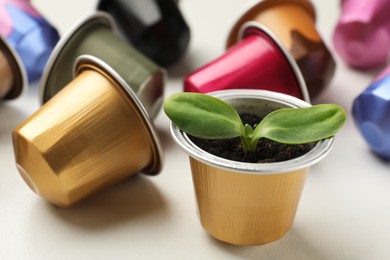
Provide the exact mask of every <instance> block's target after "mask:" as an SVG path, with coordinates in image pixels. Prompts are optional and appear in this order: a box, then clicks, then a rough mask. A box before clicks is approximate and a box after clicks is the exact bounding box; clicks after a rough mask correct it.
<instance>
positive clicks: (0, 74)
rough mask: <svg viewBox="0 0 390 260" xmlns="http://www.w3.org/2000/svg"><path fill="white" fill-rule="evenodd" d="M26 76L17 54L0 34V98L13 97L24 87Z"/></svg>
mask: <svg viewBox="0 0 390 260" xmlns="http://www.w3.org/2000/svg"><path fill="white" fill-rule="evenodd" d="M26 80H27V76H26V72H25V70H24V67H23V65H22V63H21V61H20V58H19V56H18V55H17V54H16V52H15V51H14V49H13V48H12V47H11V46H10V45H9V44H8V43H7V42H6V40H5V39H3V38H2V37H1V36H0V100H1V99H14V98H17V97H18V96H20V95H21V93H22V92H23V90H24V89H25V87H26V82H27V81H26Z"/></svg>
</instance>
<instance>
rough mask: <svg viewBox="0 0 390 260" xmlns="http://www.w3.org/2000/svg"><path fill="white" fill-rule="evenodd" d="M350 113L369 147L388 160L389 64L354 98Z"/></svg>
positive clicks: (389, 116) (389, 155) (389, 143)
mask: <svg viewBox="0 0 390 260" xmlns="http://www.w3.org/2000/svg"><path fill="white" fill-rule="evenodd" d="M352 114H353V118H354V121H355V123H356V126H357V127H358V129H359V131H360V133H361V134H362V135H363V137H364V139H365V140H366V141H367V143H368V145H369V146H370V147H371V149H372V150H373V151H374V152H375V153H376V154H378V155H379V156H381V157H383V158H385V159H387V160H390V66H389V67H387V69H385V70H384V71H383V72H382V73H381V74H380V75H379V76H378V77H377V78H376V79H375V80H374V81H373V82H372V83H371V84H370V85H369V86H368V87H367V88H366V89H365V90H364V91H363V92H362V93H361V94H360V95H359V96H358V97H357V98H356V99H355V100H354V102H353V107H352Z"/></svg>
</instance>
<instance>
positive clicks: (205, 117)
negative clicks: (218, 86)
mask: <svg viewBox="0 0 390 260" xmlns="http://www.w3.org/2000/svg"><path fill="white" fill-rule="evenodd" d="M164 111H165V113H166V114H167V116H168V117H169V119H171V121H172V122H173V123H174V124H175V125H176V126H177V127H178V128H180V129H181V130H182V131H184V132H186V133H188V134H190V135H193V136H196V137H199V138H204V139H228V138H233V137H237V136H241V135H243V132H244V129H243V128H244V126H243V125H242V122H241V119H240V116H239V115H238V113H237V112H236V110H235V109H234V108H233V107H232V106H230V105H229V104H228V103H226V102H224V101H222V100H220V99H218V98H214V97H212V96H208V95H205V94H199V93H189V92H184V93H176V94H173V95H171V96H170V97H168V98H167V99H166V100H165V101H164Z"/></svg>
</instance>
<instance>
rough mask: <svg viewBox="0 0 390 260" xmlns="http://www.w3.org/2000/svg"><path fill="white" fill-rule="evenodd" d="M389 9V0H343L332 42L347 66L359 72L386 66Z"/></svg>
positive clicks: (388, 48) (389, 36)
mask: <svg viewBox="0 0 390 260" xmlns="http://www.w3.org/2000/svg"><path fill="white" fill-rule="evenodd" d="M389 10H390V1H388V0H370V1H368V0H342V1H341V15H340V18H339V21H338V23H337V25H336V28H335V31H334V34H333V43H334V47H335V49H336V51H337V52H338V54H339V55H340V57H341V58H342V59H343V60H344V61H345V62H346V63H347V64H349V65H350V66H352V67H356V68H359V69H370V68H374V67H378V66H383V65H385V64H386V62H387V59H388V56H389V53H390V52H389V51H390V19H389Z"/></svg>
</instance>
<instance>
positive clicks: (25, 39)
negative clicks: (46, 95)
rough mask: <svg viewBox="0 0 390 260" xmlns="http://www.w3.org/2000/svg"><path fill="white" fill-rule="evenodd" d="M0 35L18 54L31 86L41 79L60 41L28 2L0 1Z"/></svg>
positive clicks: (51, 27)
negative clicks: (31, 83) (32, 82)
mask: <svg viewBox="0 0 390 260" xmlns="http://www.w3.org/2000/svg"><path fill="white" fill-rule="evenodd" d="M0 35H2V36H4V37H5V38H6V39H7V40H8V42H9V43H10V44H11V45H12V46H13V48H14V49H15V50H16V52H17V53H18V54H19V56H20V58H21V59H22V62H23V64H24V66H25V68H26V71H27V75H28V80H29V81H30V82H31V81H34V80H37V79H39V78H40V76H41V74H42V72H43V70H44V68H45V65H46V62H47V60H48V58H49V56H50V53H51V52H52V50H53V48H54V46H55V45H56V43H57V42H58V40H59V35H58V32H57V30H56V29H55V28H54V27H53V26H51V25H50V24H49V23H48V22H47V21H46V20H45V19H44V18H43V17H42V16H41V15H40V14H39V13H38V12H37V10H36V9H35V8H34V7H33V6H31V3H30V1H29V0H0Z"/></svg>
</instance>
